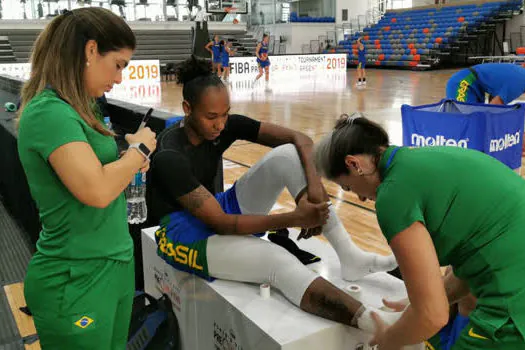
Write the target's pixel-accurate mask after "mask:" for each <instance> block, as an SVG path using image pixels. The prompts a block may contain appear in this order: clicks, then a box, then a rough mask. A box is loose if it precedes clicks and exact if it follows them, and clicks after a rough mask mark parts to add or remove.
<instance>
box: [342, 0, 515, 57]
mask: <svg viewBox="0 0 525 350" xmlns="http://www.w3.org/2000/svg"><path fill="white" fill-rule="evenodd" d="M521 6H522V0H510V1H493V2H480V3H476V4H472V3H470V4H461V5H454V6H443V7H437V6H427V7H425V8H421V9H419V8H414V9H406V10H403V11H388V12H386V14H385V15H384V16H383V18H382V19H381V20H380V21H379V22H378V23H377V24H375V25H374V26H372V27H368V28H365V29H364V31H363V32H362V33H355V34H354V35H352V36H350V37H348V38H346V39H345V40H342V41H340V42H339V45H338V47H337V48H336V51H337V52H347V53H348V61H349V63H350V64H357V54H358V53H357V46H356V40H357V38H358V37H359V36H362V37H363V39H364V40H363V43H364V45H365V46H366V50H367V63H368V66H391V67H433V66H435V65H437V64H438V63H439V61H440V60H439V57H440V56H441V55H447V54H450V50H452V49H454V48H455V45H456V44H457V43H458V42H459V41H460V40H462V39H464V38H466V37H468V36H469V34H474V33H476V32H477V30H479V29H480V28H481V27H483V26H484V25H486V23H489V22H491V21H492V20H494V19H495V18H498V17H500V16H510V17H511V16H512V15H513V14H514V13H515V12H516V11H519V10H520V9H521Z"/></svg>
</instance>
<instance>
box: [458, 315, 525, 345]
mask: <svg viewBox="0 0 525 350" xmlns="http://www.w3.org/2000/svg"><path fill="white" fill-rule="evenodd" d="M477 349H487V350H488V349H490V350H525V341H524V340H523V338H522V337H521V335H520V333H519V332H518V330H517V329H516V327H515V326H514V324H513V323H512V322H511V321H509V322H507V323H506V324H505V325H504V326H503V327H501V328H500V329H498V330H497V331H496V333H495V336H494V338H489V336H488V334H484V333H483V332H482V331H481V330H480V328H478V327H477V326H476V324H475V321H471V322H469V324H467V326H466V327H465V329H464V330H463V331H462V332H461V334H460V336H459V339H458V340H457V341H456V343H455V344H454V346H452V348H451V350H477Z"/></svg>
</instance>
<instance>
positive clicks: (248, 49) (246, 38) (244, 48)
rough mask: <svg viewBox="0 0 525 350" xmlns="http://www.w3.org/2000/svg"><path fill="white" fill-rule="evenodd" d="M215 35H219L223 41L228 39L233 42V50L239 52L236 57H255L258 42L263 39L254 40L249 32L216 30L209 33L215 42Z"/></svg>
mask: <svg viewBox="0 0 525 350" xmlns="http://www.w3.org/2000/svg"><path fill="white" fill-rule="evenodd" d="M215 34H217V35H218V36H219V37H220V38H221V39H226V40H228V41H231V42H232V46H233V48H234V49H235V50H237V54H236V56H254V55H255V48H256V47H257V43H258V40H259V41H260V40H261V39H262V38H254V37H253V36H252V35H250V34H249V33H248V32H244V33H230V32H227V31H218V30H215V31H213V32H210V33H209V36H210V40H213V36H214V35H215Z"/></svg>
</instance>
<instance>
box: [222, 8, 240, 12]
mask: <svg viewBox="0 0 525 350" xmlns="http://www.w3.org/2000/svg"><path fill="white" fill-rule="evenodd" d="M237 11H239V9H238V8H237V7H225V8H224V12H226V13H237Z"/></svg>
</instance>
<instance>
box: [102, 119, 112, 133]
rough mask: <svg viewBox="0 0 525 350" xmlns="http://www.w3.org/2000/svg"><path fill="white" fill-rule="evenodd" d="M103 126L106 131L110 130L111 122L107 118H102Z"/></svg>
mask: <svg viewBox="0 0 525 350" xmlns="http://www.w3.org/2000/svg"><path fill="white" fill-rule="evenodd" d="M104 124H106V128H108V130H110V131H111V130H112V129H111V120H110V119H109V117H104Z"/></svg>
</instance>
